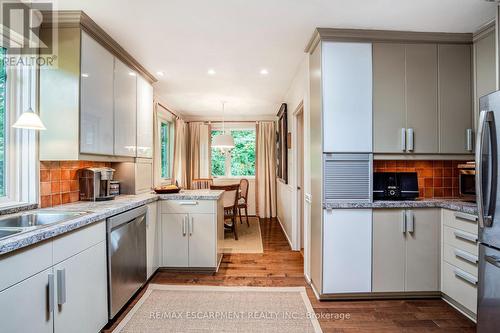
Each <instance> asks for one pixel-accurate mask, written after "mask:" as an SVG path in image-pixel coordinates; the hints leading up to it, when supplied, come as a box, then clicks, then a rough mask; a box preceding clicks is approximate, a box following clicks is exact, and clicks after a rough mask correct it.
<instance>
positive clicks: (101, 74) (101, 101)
mask: <svg viewBox="0 0 500 333" xmlns="http://www.w3.org/2000/svg"><path fill="white" fill-rule="evenodd" d="M80 81H81V88H80V105H81V107H80V152H81V153H85V154H98V155H113V131H112V124H113V55H112V54H111V53H110V52H108V51H107V50H106V49H105V48H104V47H103V46H101V45H100V44H99V43H97V42H96V41H95V40H94V39H92V38H91V37H89V36H88V35H87V34H86V33H84V32H82V50H81V79H80Z"/></svg>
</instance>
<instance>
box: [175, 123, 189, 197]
mask: <svg viewBox="0 0 500 333" xmlns="http://www.w3.org/2000/svg"><path fill="white" fill-rule="evenodd" d="M187 134H188V129H187V124H186V123H185V122H184V120H182V119H177V120H176V121H175V131H174V135H175V139H174V165H173V178H174V181H177V183H178V184H179V186H180V187H182V188H187V185H188V175H187V170H188V168H187V161H188V155H187V140H188V136H187Z"/></svg>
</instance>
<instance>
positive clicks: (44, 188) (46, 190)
mask: <svg viewBox="0 0 500 333" xmlns="http://www.w3.org/2000/svg"><path fill="white" fill-rule="evenodd" d="M51 193H52V187H51V184H50V182H43V183H40V195H42V196H44V195H50V194H51Z"/></svg>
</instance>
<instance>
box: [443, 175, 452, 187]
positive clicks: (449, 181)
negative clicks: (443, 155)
mask: <svg viewBox="0 0 500 333" xmlns="http://www.w3.org/2000/svg"><path fill="white" fill-rule="evenodd" d="M452 186H453V181H452V178H451V177H445V178H443V187H450V188H451V187H452Z"/></svg>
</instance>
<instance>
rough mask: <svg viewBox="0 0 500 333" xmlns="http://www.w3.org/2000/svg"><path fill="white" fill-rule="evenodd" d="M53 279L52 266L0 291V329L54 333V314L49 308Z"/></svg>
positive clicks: (5, 330) (3, 330)
mask: <svg viewBox="0 0 500 333" xmlns="http://www.w3.org/2000/svg"><path fill="white" fill-rule="evenodd" d="M52 279H53V274H52V267H51V268H49V269H47V270H45V271H42V272H40V273H38V274H36V275H33V276H32V277H30V278H28V279H26V280H24V281H22V282H20V283H18V284H16V285H14V286H12V287H10V288H8V289H5V290H3V291H2V292H0V331H2V332H37V333H52V332H53V329H54V326H53V325H54V322H53V320H54V317H53V312H52V311H50V310H49V307H50V306H49V298H50V297H53V293H51V292H53V288H49V280H52ZM52 281H53V280H52ZM52 286H54V285H53V284H52ZM52 300H53V298H52Z"/></svg>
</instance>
